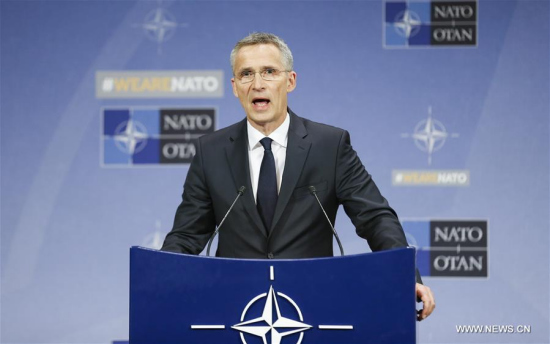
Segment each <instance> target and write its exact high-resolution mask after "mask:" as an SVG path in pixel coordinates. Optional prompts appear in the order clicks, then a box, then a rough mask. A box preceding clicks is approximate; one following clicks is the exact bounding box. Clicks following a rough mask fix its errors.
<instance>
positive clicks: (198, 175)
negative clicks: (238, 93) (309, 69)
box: [162, 110, 407, 258]
mask: <svg viewBox="0 0 550 344" xmlns="http://www.w3.org/2000/svg"><path fill="white" fill-rule="evenodd" d="M289 113H290V129H289V132H288V144H287V152H286V154H287V155H286V162H285V169H284V173H283V180H282V185H281V188H280V191H279V198H278V202H277V207H276V210H275V216H274V219H273V224H272V227H271V228H269V229H267V228H264V225H263V223H262V221H261V219H260V216H259V213H258V211H257V210H256V204H255V201H254V196H253V193H252V186H251V182H250V174H249V163H248V138H247V126H246V119H244V120H242V121H241V122H239V123H236V124H234V125H232V126H230V127H227V128H225V129H221V130H219V131H216V132H215V133H212V134H209V135H205V136H203V137H201V138H200V139H199V140H198V145H197V152H196V155H195V157H194V159H193V162H192V164H191V167H190V169H189V172H188V175H187V180H186V181H185V185H184V192H183V196H182V198H183V201H182V203H181V204H180V206H179V207H178V209H177V212H176V216H175V220H174V227H173V229H172V231H171V232H170V233H169V234H168V235H167V236H166V239H165V241H164V245H163V247H162V250H164V251H172V252H178V253H190V254H199V253H200V252H201V251H202V250H203V248H204V247H205V245H206V243H207V241H208V239H209V238H210V236H211V235H212V233H213V231H214V229H215V227H216V225H218V224H219V223H220V221H221V220H222V218H223V216H224V215H225V213H226V212H227V210H228V209H229V207H230V205H231V203H232V202H233V200H234V199H235V196H236V195H237V190H238V189H239V187H241V186H245V187H246V191H245V193H244V194H243V196H242V197H241V198H240V199H239V201H238V202H237V203H236V205H235V207H234V208H233V210H232V212H231V213H230V214H229V216H228V217H227V219H226V221H225V223H224V225H223V226H222V228H221V229H220V233H219V242H218V250H217V252H216V255H217V256H220V257H234V258H311V257H326V256H332V255H333V251H332V244H333V234H332V231H331V228H330V226H329V225H328V224H327V220H326V218H325V216H324V215H323V213H322V210H321V209H320V207H319V204H318V203H317V201H316V200H315V198H314V196H313V195H312V194H311V193H310V191H309V186H311V185H313V186H315V188H316V189H317V194H318V196H319V198H320V200H321V203H322V204H323V206H324V208H325V210H326V212H327V214H328V216H329V218H330V220H331V221H332V223H334V220H335V218H336V211H337V210H338V206H339V205H340V204H342V205H343V206H344V210H345V211H346V213H347V215H348V216H349V217H350V219H351V221H352V222H353V224H354V225H355V227H356V232H357V234H358V235H359V236H360V237H362V238H365V239H367V241H368V243H369V245H370V247H371V249H372V250H373V251H379V250H386V249H391V248H396V247H404V246H407V241H406V239H405V235H404V233H403V229H402V228H401V225H400V223H399V221H398V219H397V216H396V214H395V212H394V211H393V209H392V208H390V206H389V205H388V202H387V201H386V199H385V198H384V197H382V195H381V194H380V192H379V190H378V188H377V187H376V185H375V184H374V182H373V181H372V179H371V176H370V175H369V174H368V172H367V171H366V170H365V168H364V166H363V164H362V163H361V161H360V160H359V157H358V156H357V154H356V152H355V151H354V150H353V148H352V147H351V144H350V137H349V134H348V132H347V131H345V130H342V129H339V128H335V127H332V126H328V125H324V124H319V123H316V122H312V121H309V120H307V119H304V118H300V117H298V116H296V115H295V114H294V113H292V112H291V111H290V110H289ZM268 233H269V234H268Z"/></svg>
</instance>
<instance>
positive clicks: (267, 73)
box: [237, 68, 290, 84]
mask: <svg viewBox="0 0 550 344" xmlns="http://www.w3.org/2000/svg"><path fill="white" fill-rule="evenodd" d="M284 72H290V71H289V70H278V69H275V68H266V69H264V70H262V71H259V72H253V71H251V70H245V71H242V72H241V73H240V74H239V75H238V76H237V79H238V80H239V81H240V82H241V84H248V83H250V82H252V81H254V79H255V78H256V73H259V74H260V76H261V77H262V79H264V80H265V81H274V80H280V79H281V77H282V73H284Z"/></svg>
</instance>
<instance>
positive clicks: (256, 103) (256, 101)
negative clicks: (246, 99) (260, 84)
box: [252, 98, 270, 106]
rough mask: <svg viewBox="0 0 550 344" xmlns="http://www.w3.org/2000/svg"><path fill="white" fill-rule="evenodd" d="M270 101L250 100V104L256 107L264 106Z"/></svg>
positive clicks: (261, 99)
mask: <svg viewBox="0 0 550 344" xmlns="http://www.w3.org/2000/svg"><path fill="white" fill-rule="evenodd" d="M269 102H270V100H269V99H267V98H254V99H253V100H252V104H254V105H257V106H265V105H267V104H269Z"/></svg>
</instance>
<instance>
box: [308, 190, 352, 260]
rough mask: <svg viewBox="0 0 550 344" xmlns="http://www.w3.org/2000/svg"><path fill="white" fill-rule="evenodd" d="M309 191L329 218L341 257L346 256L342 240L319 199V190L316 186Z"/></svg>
mask: <svg viewBox="0 0 550 344" xmlns="http://www.w3.org/2000/svg"><path fill="white" fill-rule="evenodd" d="M309 191H310V192H311V193H312V194H313V196H315V199H316V200H317V203H319V206H320V207H321V210H322V211H323V214H325V217H326V218H327V221H328V224H329V225H330V228H332V233H333V234H334V237H335V238H336V242H337V243H338V247H340V255H341V256H343V255H344V249H343V248H342V243H341V242H340V238H339V237H338V233H336V230H335V229H334V227H333V226H332V223H331V222H330V219H329V218H328V215H327V213H326V211H325V208H323V205H322V204H321V201H319V197H317V190H316V189H315V186H313V185H312V186H310V187H309Z"/></svg>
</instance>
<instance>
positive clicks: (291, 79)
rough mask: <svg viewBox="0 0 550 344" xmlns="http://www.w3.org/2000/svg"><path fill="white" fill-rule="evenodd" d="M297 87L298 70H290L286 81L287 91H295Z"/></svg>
mask: <svg viewBox="0 0 550 344" xmlns="http://www.w3.org/2000/svg"><path fill="white" fill-rule="evenodd" d="M295 88H296V72H295V71H290V72H288V79H287V81H286V91H287V93H289V92H292V91H294V89H295Z"/></svg>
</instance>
